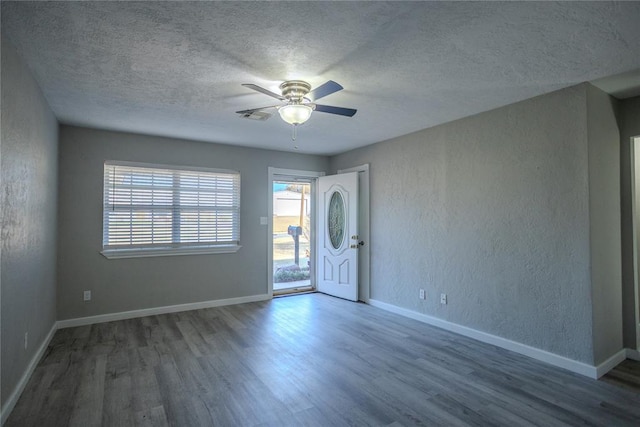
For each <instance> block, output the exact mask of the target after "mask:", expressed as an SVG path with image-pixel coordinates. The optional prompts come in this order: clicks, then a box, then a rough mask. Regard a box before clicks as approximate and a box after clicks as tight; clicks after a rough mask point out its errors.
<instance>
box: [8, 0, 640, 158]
mask: <svg viewBox="0 0 640 427" xmlns="http://www.w3.org/2000/svg"><path fill="white" fill-rule="evenodd" d="M639 22H640V2H625V3H611V2H605V3H599V2H567V3H551V2H541V3H535V2H527V3H521V2H508V3H500V2H474V3H466V2H406V3H405V2H392V3H386V2H291V3H290V2H8V1H3V2H2V33H3V37H6V38H8V39H9V40H10V41H11V42H12V44H13V45H14V46H15V47H16V49H17V50H18V52H19V53H20V55H21V56H22V57H23V58H24V60H25V61H26V62H27V63H28V65H29V66H30V68H31V70H32V71H33V73H34V75H35V77H36V79H37V80H38V82H39V84H40V86H41V87H42V89H43V91H44V94H45V96H46V98H47V100H48V101H49V103H50V105H51V108H52V109H53V111H54V113H55V114H56V116H57V117H58V119H59V120H60V121H61V122H62V123H67V124H76V125H82V126H89V127H98V128H104V129H114V130H123V131H132V132H140V133H146V134H152V135H163V136H171V137H179V138H187V139H195V140H203V141H210V142H220V143H226V144H238V145H246V146H253V147H263V148H271V149H277V150H287V151H290V150H293V147H294V144H293V143H292V141H291V138H290V137H291V130H290V127H289V126H288V125H286V124H285V123H284V122H283V121H282V120H280V118H279V117H278V116H277V114H276V115H275V116H273V117H271V119H269V120H267V121H265V122H261V121H252V120H247V119H241V118H239V116H238V115H237V114H235V113H234V112H235V111H237V110H242V109H248V108H252V107H261V106H267V105H272V104H273V101H274V100H273V99H272V98H269V97H267V96H265V95H263V94H260V93H257V92H254V91H251V90H249V89H247V88H244V87H242V86H241V83H255V84H258V85H261V86H263V87H266V88H268V89H270V90H272V91H276V92H277V91H278V85H279V83H281V82H282V81H283V80H286V79H293V78H299V79H303V80H306V81H308V82H309V83H311V84H312V86H317V85H319V84H322V83H324V82H325V81H327V80H329V79H332V80H335V81H337V82H339V83H341V84H342V85H343V86H344V87H345V90H343V91H341V92H338V93H335V94H333V95H330V96H327V97H326V98H323V99H322V102H321V103H323V104H329V105H336V106H342V107H350V108H357V109H358V113H357V114H356V115H355V116H354V117H353V118H345V117H341V116H334V115H330V114H323V113H319V112H316V113H313V115H312V117H311V119H310V120H309V121H308V122H307V123H306V124H304V125H303V126H300V128H299V133H298V141H297V143H298V145H299V151H300V152H306V153H316V154H334V153H339V152H343V151H346V150H349V149H352V148H355V147H359V146H363V145H367V144H371V143H375V142H378V141H382V140H385V139H389V138H392V137H395V136H399V135H403V134H407V133H410V132H413V131H417V130H420V129H424V128H427V127H430V126H434V125H437V124H440V123H444V122H448V121H451V120H455V119H458V118H461V117H465V116H469V115H472V114H475V113H479V112H481V111H486V110H489V109H492V108H496V107H499V106H502V105H506V104H509V103H512V102H515V101H519V100H522V99H526V98H530V97H532V96H536V95H539V94H542V93H546V92H550V91H553V90H555V89H559V88H562V87H566V86H570V85H573V84H577V83H580V82H583V81H591V80H594V79H601V78H604V77H607V76H611V75H616V74H622V73H625V74H624V75H627V76H628V75H631V76H632V79H631V80H634V79H633V76H637V73H638V71H634V70H640V25H639V24H638V23H639ZM634 73H635V74H634ZM635 81H636V82H637V79H636V80H635ZM605 86H606V85H605ZM616 87H617V88H618V89H616V90H618V91H619V90H620V88H619V87H618V86H616ZM623 89H624V88H623ZM619 93H630V92H624V91H623V92H620V91H619ZM272 112H275V111H272Z"/></svg>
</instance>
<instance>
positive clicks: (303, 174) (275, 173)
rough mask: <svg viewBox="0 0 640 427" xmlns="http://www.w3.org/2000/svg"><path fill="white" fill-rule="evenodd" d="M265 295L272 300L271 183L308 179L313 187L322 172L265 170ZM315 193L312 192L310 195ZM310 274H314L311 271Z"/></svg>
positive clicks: (312, 202) (312, 240) (313, 235)
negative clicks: (266, 176) (282, 180)
mask: <svg viewBox="0 0 640 427" xmlns="http://www.w3.org/2000/svg"><path fill="white" fill-rule="evenodd" d="M267 174H268V178H267V194H268V195H269V196H268V197H267V294H268V295H269V298H273V181H274V180H275V178H276V177H277V179H281V178H283V179H287V178H290V179H296V178H310V179H312V181H314V182H312V183H311V185H312V187H314V186H315V178H318V177H319V176H324V175H325V173H324V172H317V171H306V170H298V169H283V168H276V167H272V166H269V167H268V169H267ZM314 193H315V192H314V191H313V190H312V194H314ZM313 199H314V198H313V197H310V199H309V200H310V202H311V206H310V208H311V211H312V212H313V209H315V207H314V204H315V201H314V200H313ZM312 221H313V220H312ZM311 227H312V229H313V227H315V224H313V223H312V224H311ZM310 244H311V247H312V248H314V247H315V233H312V236H311V242H310ZM311 274H314V272H313V271H312V272H311Z"/></svg>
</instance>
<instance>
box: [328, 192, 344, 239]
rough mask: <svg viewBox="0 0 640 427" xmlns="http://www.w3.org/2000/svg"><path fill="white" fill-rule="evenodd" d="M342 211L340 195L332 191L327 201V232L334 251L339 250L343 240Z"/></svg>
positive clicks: (342, 205)
mask: <svg viewBox="0 0 640 427" xmlns="http://www.w3.org/2000/svg"><path fill="white" fill-rule="evenodd" d="M344 210H345V209H344V200H343V198H342V194H340V193H339V192H337V191H334V192H333V194H332V195H331V199H330V200H329V211H328V213H327V222H328V223H327V230H329V239H330V240H331V246H333V248H334V249H338V248H340V246H342V241H343V240H344V229H345V216H344Z"/></svg>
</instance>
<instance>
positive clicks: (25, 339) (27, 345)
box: [24, 332, 29, 350]
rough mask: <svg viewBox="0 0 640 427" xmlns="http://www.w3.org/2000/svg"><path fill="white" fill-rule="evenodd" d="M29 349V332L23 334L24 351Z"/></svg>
mask: <svg viewBox="0 0 640 427" xmlns="http://www.w3.org/2000/svg"><path fill="white" fill-rule="evenodd" d="M27 347H29V332H25V333H24V349H25V350H26V349H27Z"/></svg>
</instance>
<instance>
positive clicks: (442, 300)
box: [440, 294, 447, 305]
mask: <svg viewBox="0 0 640 427" xmlns="http://www.w3.org/2000/svg"><path fill="white" fill-rule="evenodd" d="M440 304H445V305H446V304H447V294H440Z"/></svg>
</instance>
